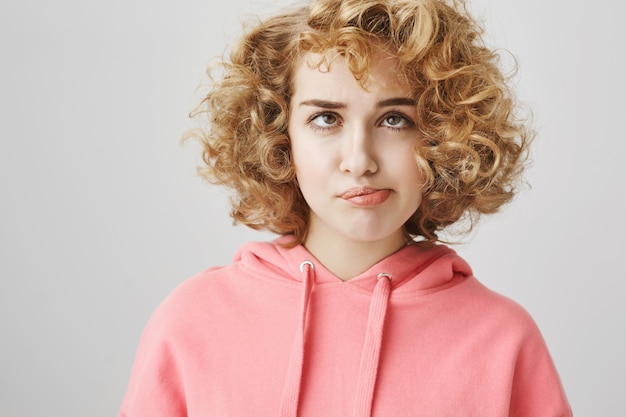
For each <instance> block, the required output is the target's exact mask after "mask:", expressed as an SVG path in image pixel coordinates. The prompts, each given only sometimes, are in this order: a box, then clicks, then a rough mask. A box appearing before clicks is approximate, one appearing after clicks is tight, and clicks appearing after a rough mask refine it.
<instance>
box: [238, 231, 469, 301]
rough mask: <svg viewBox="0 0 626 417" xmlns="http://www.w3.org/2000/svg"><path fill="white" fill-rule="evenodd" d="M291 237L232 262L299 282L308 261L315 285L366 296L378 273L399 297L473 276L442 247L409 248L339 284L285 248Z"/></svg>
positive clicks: (248, 250)
mask: <svg viewBox="0 0 626 417" xmlns="http://www.w3.org/2000/svg"><path fill="white" fill-rule="evenodd" d="M290 239H291V236H281V237H278V238H276V239H274V240H273V241H270V242H253V243H248V244H246V245H244V246H243V247H242V248H240V250H239V251H238V252H237V253H236V254H235V259H234V261H240V262H241V264H242V267H244V268H246V269H249V270H251V271H254V274H255V275H265V276H266V277H267V278H271V279H278V280H283V281H285V280H287V281H297V282H302V280H303V275H302V274H301V273H300V265H301V264H302V262H303V261H310V262H311V263H312V264H313V265H314V268H315V285H316V286H317V285H325V284H334V285H355V286H358V287H360V288H362V289H364V290H366V291H368V292H373V291H374V288H375V287H376V283H377V277H378V275H379V274H381V273H386V274H389V275H391V276H392V277H393V279H392V282H391V290H392V291H393V292H394V294H395V293H396V292H398V293H408V292H423V291H427V292H429V291H433V290H436V289H438V288H441V287H447V285H448V284H450V283H451V281H452V280H453V279H454V278H455V277H457V276H459V275H462V276H469V275H472V270H471V268H470V266H469V265H468V264H467V263H466V262H465V261H464V260H463V259H462V258H460V257H459V256H458V255H457V254H456V252H455V251H454V250H452V249H450V248H449V247H447V246H445V245H435V246H433V247H423V246H420V245H418V244H411V245H407V246H405V247H403V248H402V249H400V250H398V251H397V252H395V253H393V254H391V255H389V256H388V257H386V258H384V259H382V260H381V261H380V262H378V263H376V264H375V265H373V266H372V267H370V268H369V269H368V270H367V271H365V272H363V273H361V274H359V275H358V276H356V277H354V278H352V279H350V280H349V281H345V282H344V281H342V280H340V279H339V278H337V277H336V276H335V275H334V274H333V273H332V272H330V271H329V270H328V269H326V268H325V267H324V265H322V264H321V263H320V262H319V261H318V260H317V259H316V258H315V257H314V256H313V255H312V254H311V253H310V252H309V251H308V250H307V249H306V248H305V247H304V246H303V245H297V246H295V247H293V248H286V247H284V245H285V244H286V243H288V242H289V240H290Z"/></svg>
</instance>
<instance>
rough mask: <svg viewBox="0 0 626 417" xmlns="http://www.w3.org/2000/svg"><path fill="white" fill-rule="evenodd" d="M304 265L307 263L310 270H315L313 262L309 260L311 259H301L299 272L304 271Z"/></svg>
mask: <svg viewBox="0 0 626 417" xmlns="http://www.w3.org/2000/svg"><path fill="white" fill-rule="evenodd" d="M304 265H308V266H309V268H311V270H312V271H314V270H315V265H314V264H313V262H311V261H303V262H302V263H301V264H300V272H304Z"/></svg>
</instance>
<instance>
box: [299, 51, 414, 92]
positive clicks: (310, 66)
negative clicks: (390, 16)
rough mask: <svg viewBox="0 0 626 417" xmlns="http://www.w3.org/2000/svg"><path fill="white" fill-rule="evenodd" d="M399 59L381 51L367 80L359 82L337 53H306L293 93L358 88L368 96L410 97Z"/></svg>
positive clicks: (373, 56) (301, 62)
mask: <svg viewBox="0 0 626 417" xmlns="http://www.w3.org/2000/svg"><path fill="white" fill-rule="evenodd" d="M399 74H400V71H399V65H398V59H397V58H396V56H394V55H393V54H391V53H389V52H387V51H384V50H377V51H375V52H374V53H373V54H372V55H371V57H370V65H369V67H368V68H367V71H366V73H365V77H364V78H363V79H362V80H357V79H356V78H355V75H354V74H353V73H352V72H351V70H350V68H349V67H348V62H347V60H346V59H345V58H344V56H343V55H342V54H340V53H338V52H336V51H329V52H326V53H324V54H318V53H311V52H309V53H306V54H304V56H303V57H302V58H301V59H300V61H299V62H298V64H297V65H296V66H295V68H294V73H293V77H292V79H293V92H294V93H298V92H302V90H309V91H318V92H320V93H321V92H323V91H324V90H330V92H336V93H339V91H340V90H341V89H344V88H348V87H354V85H358V86H359V87H360V88H362V89H363V90H366V91H367V92H376V93H382V92H385V91H386V92H390V93H398V92H402V93H403V94H404V95H406V94H410V91H411V90H412V89H411V86H410V85H409V84H408V83H406V82H404V81H402V80H401V78H400V77H399Z"/></svg>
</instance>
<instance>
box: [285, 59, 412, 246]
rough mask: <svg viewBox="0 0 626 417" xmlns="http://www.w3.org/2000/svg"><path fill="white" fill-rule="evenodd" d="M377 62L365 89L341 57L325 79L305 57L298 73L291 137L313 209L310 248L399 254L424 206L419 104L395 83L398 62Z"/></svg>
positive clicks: (298, 170) (298, 173)
mask: <svg viewBox="0 0 626 417" xmlns="http://www.w3.org/2000/svg"><path fill="white" fill-rule="evenodd" d="M315 57H316V56H312V55H309V56H308V58H315ZM376 58H377V59H373V60H372V62H375V63H376V65H375V66H374V67H373V68H372V69H371V75H370V79H369V81H368V82H367V84H366V85H365V87H366V89H363V88H362V87H361V85H359V83H358V82H357V81H356V80H355V79H354V77H353V75H352V73H351V72H350V71H349V70H348V68H347V67H346V65H345V63H344V61H343V58H341V57H340V56H337V57H336V58H334V59H332V60H331V61H330V68H324V69H323V71H320V70H319V69H318V68H317V67H316V66H314V67H311V66H310V65H309V63H310V62H317V61H316V60H315V59H314V60H307V57H305V59H304V60H303V62H302V63H301V64H300V65H299V66H298V67H297V68H296V70H295V73H294V84H293V85H294V93H293V95H292V97H291V113H290V117H289V136H290V140H291V147H292V157H293V163H294V165H295V170H296V176H297V179H298V183H299V185H300V189H301V191H302V194H303V196H304V198H305V200H306V202H307V203H308V205H309V207H310V218H309V230H308V234H307V238H306V240H305V245H307V244H308V243H311V242H312V241H316V242H327V243H328V242H331V241H332V242H341V241H345V242H360V243H378V244H382V245H390V246H395V249H397V248H399V247H400V246H402V245H404V243H405V237H404V231H403V224H404V223H405V222H406V221H407V220H408V219H409V217H410V216H411V215H412V214H413V213H414V212H415V211H416V210H417V208H418V207H419V205H420V203H421V199H422V185H421V184H422V180H421V176H420V170H419V169H418V166H417V164H416V158H415V150H414V149H415V147H416V145H417V143H418V139H419V134H418V129H417V127H416V124H415V120H416V106H415V102H416V98H415V97H413V96H412V95H411V89H410V88H409V86H408V85H404V84H402V83H400V82H398V80H396V79H395V78H394V76H393V74H395V73H396V72H395V71H394V66H395V59H394V58H393V57H391V56H389V55H383V54H381V55H380V57H376Z"/></svg>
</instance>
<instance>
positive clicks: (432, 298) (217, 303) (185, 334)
mask: <svg viewBox="0 0 626 417" xmlns="http://www.w3.org/2000/svg"><path fill="white" fill-rule="evenodd" d="M283 239H286V238H279V239H277V240H276V241H274V242H270V243H252V244H248V245H245V246H244V247H242V248H241V249H240V250H239V251H238V253H237V254H236V256H235V258H234V260H233V263H232V264H231V265H228V266H226V267H221V268H211V269H208V270H206V271H204V272H203V273H201V274H199V275H197V276H195V277H193V278H191V279H189V280H187V281H186V282H184V283H183V284H182V285H180V286H179V287H178V288H177V289H176V290H175V291H174V292H173V293H172V294H171V295H170V296H169V297H168V298H167V299H166V300H165V301H164V302H163V303H162V304H161V305H160V306H159V307H158V309H157V310H156V311H155V313H154V315H153V317H152V318H151V320H150V322H149V324H148V326H147V327H146V330H145V332H144V334H143V336H142V339H141V342H140V345H139V349H138V352H137V357H136V361H135V364H134V366H133V370H132V375H131V378H130V383H129V387H128V391H127V393H126V396H125V398H124V401H123V404H122V407H121V411H120V414H119V415H120V417H159V416H163V417H178V416H190V417H196V416H197V417H213V416H215V417H218V416H219V417H239V416H245V417H256V416H259V417H268V416H280V417H287V416H290V417H295V416H324V417H329V416H330V417H343V416H363V417H365V416H370V415H371V416H383V417H395V416H402V417H404V416H423V417H426V416H428V417H447V416H450V417H468V416H473V417H504V416H520V417H521V416H525V417H529V416H532V417H561V416H571V415H572V413H571V409H570V407H569V405H568V402H567V399H566V397H565V394H564V392H563V388H562V386H561V382H560V380H559V376H558V374H557V371H556V370H555V367H554V365H553V362H552V360H551V358H550V355H549V353H548V350H547V348H546V345H545V343H544V341H543V338H542V336H541V334H540V333H539V330H538V329H537V326H536V325H535V323H534V322H533V320H532V318H531V317H530V316H529V315H528V314H527V313H526V312H525V311H524V310H523V309H522V308H521V307H520V306H518V305H517V304H516V303H514V302H512V301H511V300H509V299H507V298H505V297H503V296H500V295H498V294H495V293H493V292H492V291H490V290H488V289H487V288H485V287H484V286H483V285H482V284H480V283H479V282H478V281H477V280H476V279H475V278H474V277H473V276H472V271H471V269H470V267H469V266H468V265H467V264H466V263H465V261H463V260H462V259H461V258H460V257H458V256H457V255H456V254H455V252H454V251H452V250H451V249H449V248H447V247H445V246H437V247H435V248H432V249H422V248H419V247H417V246H407V247H405V248H403V249H402V250H400V251H398V252H396V253H395V254H393V255H391V256H389V257H388V258H386V259H383V260H382V261H381V262H379V263H378V264H376V265H374V266H373V267H372V268H371V269H370V270H369V271H367V272H365V273H363V274H361V275H360V276H358V277H355V278H353V279H352V280H350V281H348V282H343V281H340V280H339V279H338V278H336V277H335V276H334V275H333V274H332V273H330V272H329V271H328V270H326V269H325V268H324V267H323V266H322V265H321V264H319V262H317V261H316V260H315V259H314V257H313V256H312V255H311V254H310V253H309V252H308V251H307V250H306V249H305V248H304V247H302V246H297V247H295V248H293V249H284V248H283V247H281V246H280V245H279V244H278V243H279V242H281V241H282V240H283Z"/></svg>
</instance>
